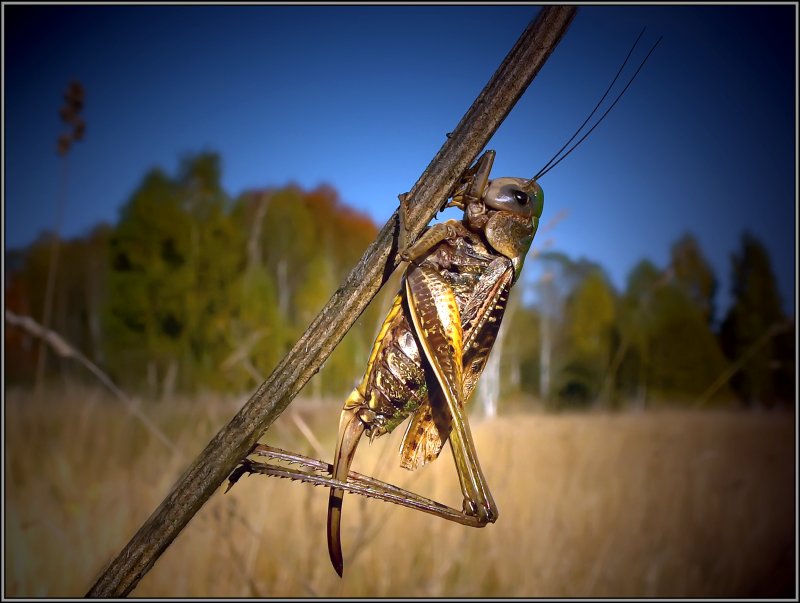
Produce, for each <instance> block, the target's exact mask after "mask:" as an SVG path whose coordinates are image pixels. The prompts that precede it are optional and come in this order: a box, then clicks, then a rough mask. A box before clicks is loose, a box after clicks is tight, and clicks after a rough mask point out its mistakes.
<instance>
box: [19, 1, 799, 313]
mask: <svg viewBox="0 0 800 603" xmlns="http://www.w3.org/2000/svg"><path fill="white" fill-rule="evenodd" d="M538 10H539V8H538V7H536V6H500V7H498V6H438V7H436V6H369V7H345V6H326V7H321V6H294V7H289V6H239V7H223V6H188V7H178V6H127V7H119V6H100V7H90V6H46V7H35V6H9V5H8V4H5V5H4V6H3V11H4V18H5V31H4V44H5V65H4V86H5V88H4V90H5V95H4V108H5V123H4V127H5V137H4V143H5V186H4V210H5V222H4V223H5V235H6V248H14V247H19V246H22V245H25V244H28V243H30V242H31V241H32V240H33V239H34V238H35V237H36V236H37V234H38V233H39V232H40V231H42V230H43V229H47V228H52V227H53V224H54V222H55V211H54V210H55V206H56V200H57V191H58V182H59V175H60V163H59V162H60V160H59V158H58V156H57V155H56V153H55V140H56V138H57V136H58V134H59V133H60V132H61V131H62V126H61V123H60V121H59V118H58V109H59V107H60V105H61V95H62V93H63V91H64V89H65V87H66V86H67V84H68V83H69V81H70V79H72V78H77V79H79V80H80V81H81V82H82V83H83V84H84V86H85V88H86V96H87V100H86V108H85V111H84V115H85V119H86V121H87V124H88V127H87V135H86V138H85V140H84V141H82V142H81V143H79V144H78V145H77V146H76V147H74V149H73V150H72V151H71V152H70V155H69V162H70V179H69V188H68V198H67V205H66V207H67V209H66V216H65V219H64V224H63V231H62V232H63V234H64V235H66V236H76V235H80V234H83V233H85V232H86V231H88V230H89V229H90V228H91V227H92V226H93V225H94V224H96V223H98V222H100V221H107V222H115V221H116V220H117V218H118V215H119V210H120V207H121V206H122V205H123V204H124V203H125V202H126V201H127V200H128V198H129V196H130V194H131V193H132V191H133V189H134V188H135V187H136V186H137V184H138V183H139V182H140V180H141V178H142V177H143V175H144V174H145V172H146V171H147V170H148V169H150V168H152V167H155V166H160V167H162V168H164V169H166V170H168V171H170V172H174V171H175V170H176V168H177V165H178V162H179V160H180V159H181V157H183V156H185V155H187V154H191V153H195V152H198V151H202V150H215V151H217V152H219V153H220V155H221V157H222V161H223V184H224V186H225V189H226V190H227V191H228V192H229V193H230V194H231V195H232V196H236V195H238V194H239V193H241V192H242V191H243V190H246V189H249V188H259V187H266V186H280V185H284V184H287V183H290V182H295V183H298V184H300V185H302V186H304V187H308V188H313V187H315V186H317V185H318V184H320V183H328V184H330V185H332V186H333V187H334V188H336V189H337V190H338V191H339V193H340V195H341V197H342V199H343V200H344V201H345V202H347V203H348V204H350V205H352V206H354V207H356V208H358V209H360V210H363V211H364V212H366V213H367V214H369V215H370V216H371V217H372V218H373V219H374V220H375V221H376V223H378V224H379V225H380V224H382V223H383V222H384V221H385V220H386V219H387V218H388V217H389V216H390V215H391V213H392V212H393V211H394V209H395V207H396V204H397V194H398V193H402V192H404V191H407V190H409V189H410V188H411V186H412V185H413V184H414V182H415V181H416V179H417V178H418V177H419V175H420V174H421V173H422V171H423V170H424V168H425V167H426V166H427V164H428V163H429V162H430V160H431V158H432V157H433V156H434V154H435V153H436V152H437V151H438V149H439V148H440V146H441V145H442V143H443V142H444V140H445V134H446V132H448V131H450V130H452V129H453V128H454V127H455V125H456V124H457V123H458V121H459V120H460V119H461V117H462V115H463V114H464V112H465V111H466V110H467V108H468V107H469V106H470V104H471V103H472V101H473V100H474V98H475V97H476V96H477V94H478V93H479V92H480V90H481V89H482V87H483V86H484V84H485V83H486V82H487V81H488V79H489V78H490V76H491V75H492V73H493V72H494V70H495V69H496V68H497V66H498V65H499V63H500V62H501V60H502V59H503V57H504V56H505V54H506V53H507V52H508V50H509V49H510V48H511V46H512V45H513V43H514V42H515V40H516V39H517V38H518V36H519V35H520V33H521V32H522V30H523V29H524V28H525V26H526V24H527V23H528V22H529V21H530V20H531V19H532V18H533V17H535V15H536V13H537V11H538ZM795 19H796V7H795V6H794V5H788V4H787V5H782V6H653V7H621V6H583V7H581V8H580V10H579V12H578V15H577V17H576V19H575V21H574V22H573V24H572V26H571V27H570V29H569V31H568V32H567V34H566V36H565V37H564V39H563V40H562V41H561V43H560V45H559V46H558V47H557V49H556V50H555V52H554V53H553V55H552V56H551V57H550V59H549V60H548V62H547V63H546V65H545V66H544V68H543V69H542V71H541V72H540V73H539V75H538V76H537V78H536V79H535V80H534V82H533V84H532V85H531V86H530V87H529V88H528V90H527V92H526V93H525V95H524V96H523V97H522V98H521V99H520V101H519V102H518V104H517V106H516V107H515V108H514V110H513V111H512V113H511V114H510V115H509V117H508V118H507V119H506V121H505V122H504V123H503V124H502V126H501V127H500V129H499V130H498V132H497V133H496V134H495V136H494V137H493V139H492V140H491V142H490V143H489V145H488V148H493V149H495V150H496V151H497V159H496V161H495V168H494V172H493V173H494V175H495V176H500V175H507V176H525V177H530V176H532V175H533V174H534V173H535V172H536V171H538V169H539V168H540V167H542V166H543V165H544V164H545V163H546V162H547V160H548V159H549V158H550V156H551V155H552V154H553V153H555V151H556V150H558V149H559V148H560V147H561V145H562V144H563V142H565V141H566V139H567V138H568V137H569V136H570V135H571V134H572V132H573V131H574V130H575V128H577V126H578V125H579V124H580V123H581V122H582V121H583V119H584V118H585V116H586V115H587V114H588V112H589V111H590V110H591V108H592V107H593V106H594V105H595V103H596V102H597V100H598V99H599V98H600V96H601V95H602V93H603V91H604V90H605V88H606V86H607V85H608V83H609V82H610V80H611V78H612V77H613V75H614V74H615V73H616V71H617V69H618V68H619V65H620V64H621V62H622V60H623V59H624V57H625V55H626V53H627V51H628V48H629V46H630V45H631V43H632V42H633V40H634V39H635V38H636V36H637V35H638V33H639V31H640V30H641V29H642V27H644V26H647V31H646V33H645V35H644V37H643V39H642V44H641V46H640V48H639V51H638V52H637V53H636V55H635V56H638V57H642V56H643V54H644V52H646V50H647V48H649V46H650V45H651V44H652V43H653V42H654V41H655V40H656V39H657V37H658V36H664V39H663V41H662V42H661V44H660V46H659V47H658V49H657V50H656V51H655V53H654V54H653V56H652V57H651V59H650V61H649V62H648V64H647V65H646V66H645V68H644V69H643V70H642V72H641V73H640V75H639V77H638V79H637V81H636V82H635V83H634V84H633V86H632V87H631V88H630V89H629V91H628V93H627V94H626V96H625V97H624V98H623V99H622V100H621V101H620V102H619V103H618V105H617V106H616V107H615V109H614V110H613V111H612V112H611V114H610V115H609V116H608V118H607V119H606V120H605V121H604V122H603V124H601V125H600V126H599V127H598V128H597V129H596V130H595V131H594V133H593V134H592V135H591V136H590V137H589V139H588V140H587V141H586V142H585V143H584V144H583V145H582V146H581V147H580V148H579V149H578V150H576V151H575V152H574V153H573V154H572V155H571V156H570V157H569V158H568V159H566V160H565V161H564V162H563V163H561V164H560V165H559V166H558V167H556V168H555V169H554V170H553V171H551V172H550V173H549V174H547V175H546V176H545V177H544V178H543V179H542V181H541V185H542V187H543V188H544V191H545V199H546V203H545V212H544V217H543V223H547V222H548V221H549V220H550V219H552V218H553V217H555V216H557V215H560V216H563V219H561V220H560V221H559V222H558V224H557V225H556V226H555V227H554V228H553V229H552V230H551V231H549V232H547V233H542V234H541V235H540V236H539V237H537V241H536V243H535V245H536V244H538V245H540V246H542V245H545V244H547V245H551V246H552V248H553V249H558V250H560V251H564V252H565V253H567V254H569V255H570V256H573V257H580V256H585V257H587V258H591V259H593V260H595V261H598V262H599V263H600V264H602V265H603V266H604V267H605V268H606V270H607V271H608V273H609V275H610V277H611V278H612V281H613V283H614V284H615V285H616V286H617V287H618V288H621V287H623V286H624V282H625V278H626V276H627V273H628V272H629V270H630V269H631V268H632V267H633V266H634V265H635V264H636V263H637V262H638V261H639V260H641V259H642V258H648V259H650V260H652V261H653V262H654V263H656V264H657V265H660V266H664V265H665V264H666V262H667V260H668V257H669V248H670V245H671V244H672V243H673V242H674V241H675V240H676V239H677V238H678V237H679V236H681V235H682V234H683V233H685V232H691V233H692V234H694V235H695V236H696V237H697V238H698V240H699V241H700V244H701V246H702V248H703V251H704V253H705V255H706V257H707V258H708V259H709V261H710V262H711V264H712V266H713V267H714V269H715V271H716V273H717V276H718V278H719V280H720V289H719V292H718V296H717V306H718V308H719V307H721V308H723V309H724V308H725V307H727V305H728V302H729V299H730V296H729V289H730V282H729V273H730V255H731V253H732V252H733V251H735V250H736V249H737V248H738V245H739V240H740V235H741V233H742V231H743V230H744V229H749V230H751V231H752V232H753V233H754V234H755V235H756V236H758V237H759V238H760V239H761V240H762V241H763V242H764V243H765V244H766V246H767V248H768V250H769V252H770V254H771V258H772V262H773V267H774V270H775V273H776V276H777V278H778V283H779V286H780V290H781V294H782V296H783V300H784V306H785V308H786V309H787V311H788V312H789V313H790V314H794V305H795V294H794V291H795V263H794V262H795V260H794V257H795V218H796V215H795V214H796V196H795V194H796V192H795V168H794V166H795V159H796V157H795V151H796V146H795V142H796V122H795V110H796V99H795V90H796V88H795V85H796V83H795V74H796V66H795V59H794V57H795V51H796V37H795ZM632 60H633V61H634V64H636V63H638V61H637V60H636V58H635V57H634V59H632ZM529 270H530V269H529Z"/></svg>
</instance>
